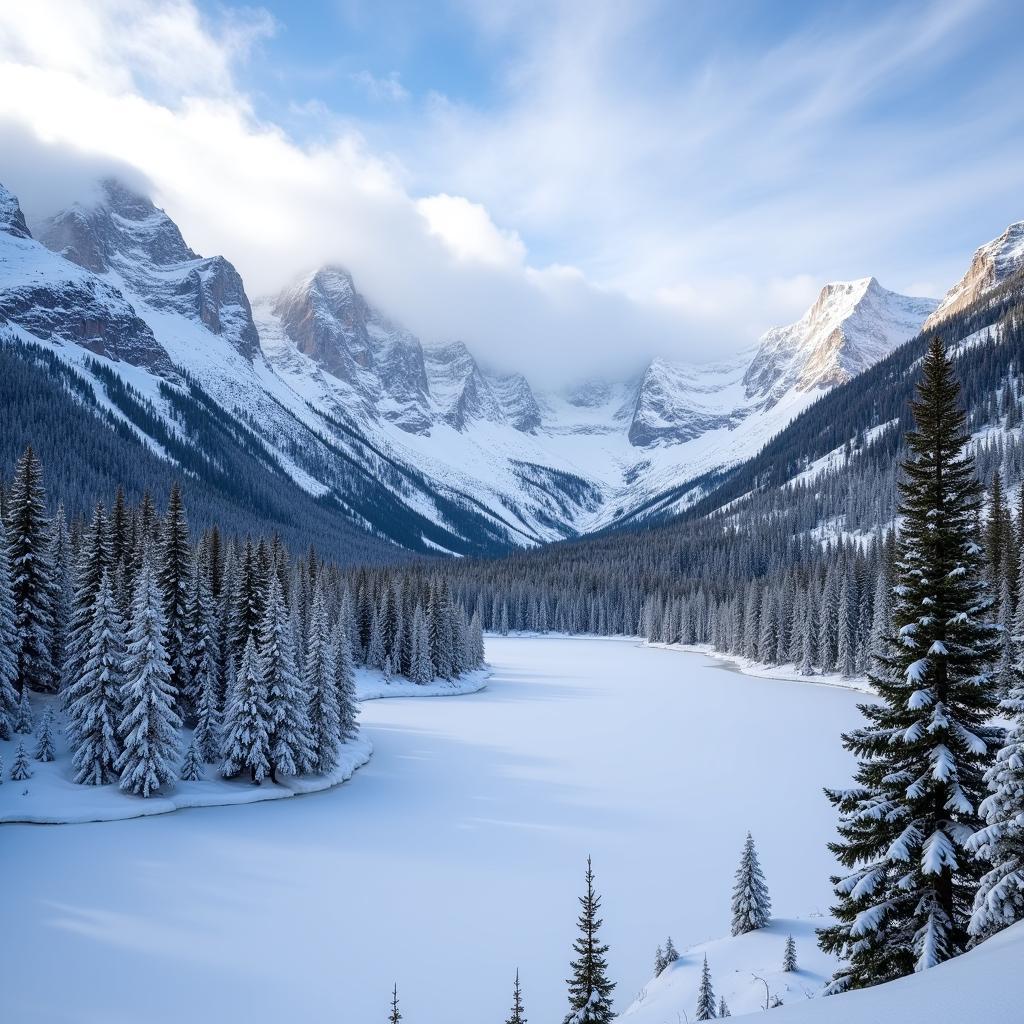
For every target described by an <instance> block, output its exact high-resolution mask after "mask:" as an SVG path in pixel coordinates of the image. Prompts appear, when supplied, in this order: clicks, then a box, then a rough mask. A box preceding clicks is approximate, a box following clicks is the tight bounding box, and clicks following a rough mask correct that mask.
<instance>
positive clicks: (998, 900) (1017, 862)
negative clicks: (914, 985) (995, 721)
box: [967, 663, 1024, 941]
mask: <svg viewBox="0 0 1024 1024" xmlns="http://www.w3.org/2000/svg"><path fill="white" fill-rule="evenodd" d="M1000 710H1001V712H1002V714H1003V716H1004V717H1005V718H1006V719H1008V720H1009V722H1010V728H1009V731H1008V733H1007V736H1006V740H1005V743H1004V744H1003V746H1002V748H1001V749H1000V751H999V753H998V754H997V755H996V760H995V763H994V764H993V765H992V766H991V767H990V768H989V769H988V771H987V773H986V775H985V781H986V783H987V784H988V789H989V795H988V796H987V797H986V798H985V800H984V801H982V804H981V813H982V815H983V816H984V818H985V822H986V825H985V827H984V828H982V829H981V830H979V831H978V832H977V833H975V835H973V836H972V837H971V838H970V839H969V840H968V842H967V848H968V849H969V850H970V851H971V852H972V853H974V854H975V855H976V856H978V857H980V858H982V859H983V860H984V861H986V862H987V863H988V866H989V870H988V872H987V873H986V874H985V876H984V877H983V878H982V880H981V885H980V886H979V888H978V892H977V894H976V896H975V898H974V909H973V913H972V915H971V922H970V926H969V931H970V934H971V936H972V937H973V938H974V940H975V941H981V940H983V939H986V938H988V937H990V936H991V935H994V934H995V933H996V932H998V931H1000V930H1002V929H1003V928H1006V927H1008V926H1009V925H1011V924H1013V923H1014V922H1015V921H1020V920H1022V919H1024V675H1022V673H1021V666H1020V664H1019V663H1018V665H1017V668H1016V680H1015V683H1014V686H1013V688H1012V689H1011V690H1010V693H1009V695H1008V696H1007V697H1006V698H1004V700H1003V702H1002V703H1001V704H1000Z"/></svg>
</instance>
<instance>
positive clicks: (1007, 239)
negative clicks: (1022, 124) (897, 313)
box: [925, 220, 1024, 327]
mask: <svg viewBox="0 0 1024 1024" xmlns="http://www.w3.org/2000/svg"><path fill="white" fill-rule="evenodd" d="M1022 271H1024V220H1022V221H1017V223H1015V224H1011V225H1010V226H1009V227H1008V228H1007V229H1006V230H1005V231H1004V232H1003V233H1002V234H1001V235H1000V236H999V237H998V238H993V239H992V241H991V242H987V243H986V244H985V245H983V246H981V247H980V248H979V249H977V250H976V251H975V253H974V258H973V259H972V260H971V265H970V267H968V269H967V273H966V274H964V276H963V277H962V278H960V280H959V281H957V283H956V284H955V285H953V287H952V288H950V290H949V291H948V292H946V295H945V297H944V298H943V300H942V302H941V303H939V306H938V308H937V309H936V310H935V311H934V312H933V313H932V315H931V316H930V317H929V318H928V320H927V322H926V323H925V326H926V327H934V326H935V325H936V324H938V323H941V322H942V320H943V319H944V318H945V317H947V316H949V315H951V314H952V313H958V312H959V311H960V310H961V309H964V308H965V307H967V306H969V305H970V304H971V303H972V302H974V301H975V300H977V299H980V298H981V297H982V296H983V295H984V294H985V293H986V292H987V291H990V290H991V289H993V288H995V287H996V286H997V285H1000V284H1002V283H1003V281H1005V280H1006V279H1007V278H1008V277H1010V276H1011V275H1013V274H1017V273H1020V272H1022Z"/></svg>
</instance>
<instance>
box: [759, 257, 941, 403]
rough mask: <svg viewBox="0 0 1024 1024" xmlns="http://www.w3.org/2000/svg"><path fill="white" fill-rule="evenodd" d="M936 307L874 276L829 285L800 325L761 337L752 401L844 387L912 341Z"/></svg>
mask: <svg viewBox="0 0 1024 1024" xmlns="http://www.w3.org/2000/svg"><path fill="white" fill-rule="evenodd" d="M935 306H936V302H935V300H934V299H921V298H912V297H910V296H907V295H899V294H898V293H896V292H891V291H889V290H888V289H886V288H883V287H882V286H881V285H880V284H879V283H878V281H876V280H875V278H873V277H864V278H860V279H859V280H856V281H836V282H833V283H831V284H827V285H825V287H824V288H822V289H821V292H820V294H819V295H818V298H817V300H816V301H815V302H814V304H813V305H812V306H811V308H810V309H809V310H808V311H807V312H806V313H805V314H804V315H803V316H802V317H801V318H800V319H799V320H798V321H797V322H796V323H794V324H789V325H788V326H786V327H773V328H772V329H771V330H769V331H767V332H766V333H765V334H764V336H763V337H762V338H761V343H760V346H759V347H758V350H757V353H756V354H755V356H754V358H753V361H752V362H751V364H750V366H749V368H748V369H747V372H746V373H745V374H744V377H743V383H744V385H745V387H746V394H747V397H748V398H752V399H756V400H758V401H762V402H767V403H769V404H774V403H775V402H777V401H778V400H779V399H780V398H781V397H782V396H783V395H784V394H786V393H787V392H789V391H791V390H793V389H796V390H798V391H810V390H812V389H815V388H828V387H833V386H835V385H836V384H841V383H843V382H844V381H847V380H849V379H850V378H851V377H853V376H854V375H856V374H858V373H860V372H861V371H863V370H866V369H867V368H868V367H869V366H871V365H872V364H874V363H876V362H878V360H879V359H881V358H883V357H884V356H886V355H888V354H889V353H890V352H891V351H892V350H893V349H894V348H896V346H897V345H900V344H902V343H903V342H904V341H907V340H909V339H910V338H912V337H913V336H914V335H915V334H916V333H917V332H918V331H919V330H920V329H921V325H922V323H923V322H924V320H925V317H927V316H928V314H929V313H930V312H931V311H932V310H933V309H934V308H935Z"/></svg>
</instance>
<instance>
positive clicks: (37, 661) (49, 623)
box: [7, 445, 57, 692]
mask: <svg viewBox="0 0 1024 1024" xmlns="http://www.w3.org/2000/svg"><path fill="white" fill-rule="evenodd" d="M7 535H8V554H9V557H10V563H11V590H12V593H13V595H14V618H15V623H16V625H17V630H18V641H19V650H18V681H19V682H18V685H19V687H24V686H28V687H30V688H31V689H33V690H41V691H43V692H53V691H55V690H56V689H57V676H56V673H55V672H54V668H53V660H52V656H51V645H52V643H53V563H52V561H51V557H50V523H49V520H48V519H47V518H46V493H45V491H44V490H43V473H42V468H41V467H40V465H39V460H38V459H37V458H36V453H35V451H34V450H33V448H32V446H31V445H29V447H28V448H26V449H25V454H24V455H22V457H21V458H20V459H19V460H18V465H17V468H16V469H15V471H14V480H13V481H12V483H11V489H10V493H9V495H8V499H7Z"/></svg>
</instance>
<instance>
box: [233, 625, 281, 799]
mask: <svg viewBox="0 0 1024 1024" xmlns="http://www.w3.org/2000/svg"><path fill="white" fill-rule="evenodd" d="M224 731H225V734H226V735H225V739H224V766H223V768H222V769H221V772H222V773H223V774H224V775H225V776H226V777H227V778H229V779H230V778H234V776H236V775H240V774H241V773H242V772H243V771H245V770H246V769H248V770H249V777H250V778H251V779H252V781H253V782H254V783H255V784H256V785H259V784H260V783H261V782H262V781H263V780H264V779H265V778H266V777H267V775H268V773H269V772H270V706H269V704H268V703H267V684H266V681H265V680H264V678H263V673H262V672H260V667H259V659H258V658H257V656H256V645H255V643H254V642H253V638H252V637H251V636H250V637H249V638H248V639H247V640H246V642H245V650H244V651H243V652H242V661H241V664H240V665H239V666H238V671H237V673H236V675H235V678H234V682H233V685H232V689H231V693H230V694H229V695H228V700H227V707H226V708H225V714H224Z"/></svg>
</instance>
